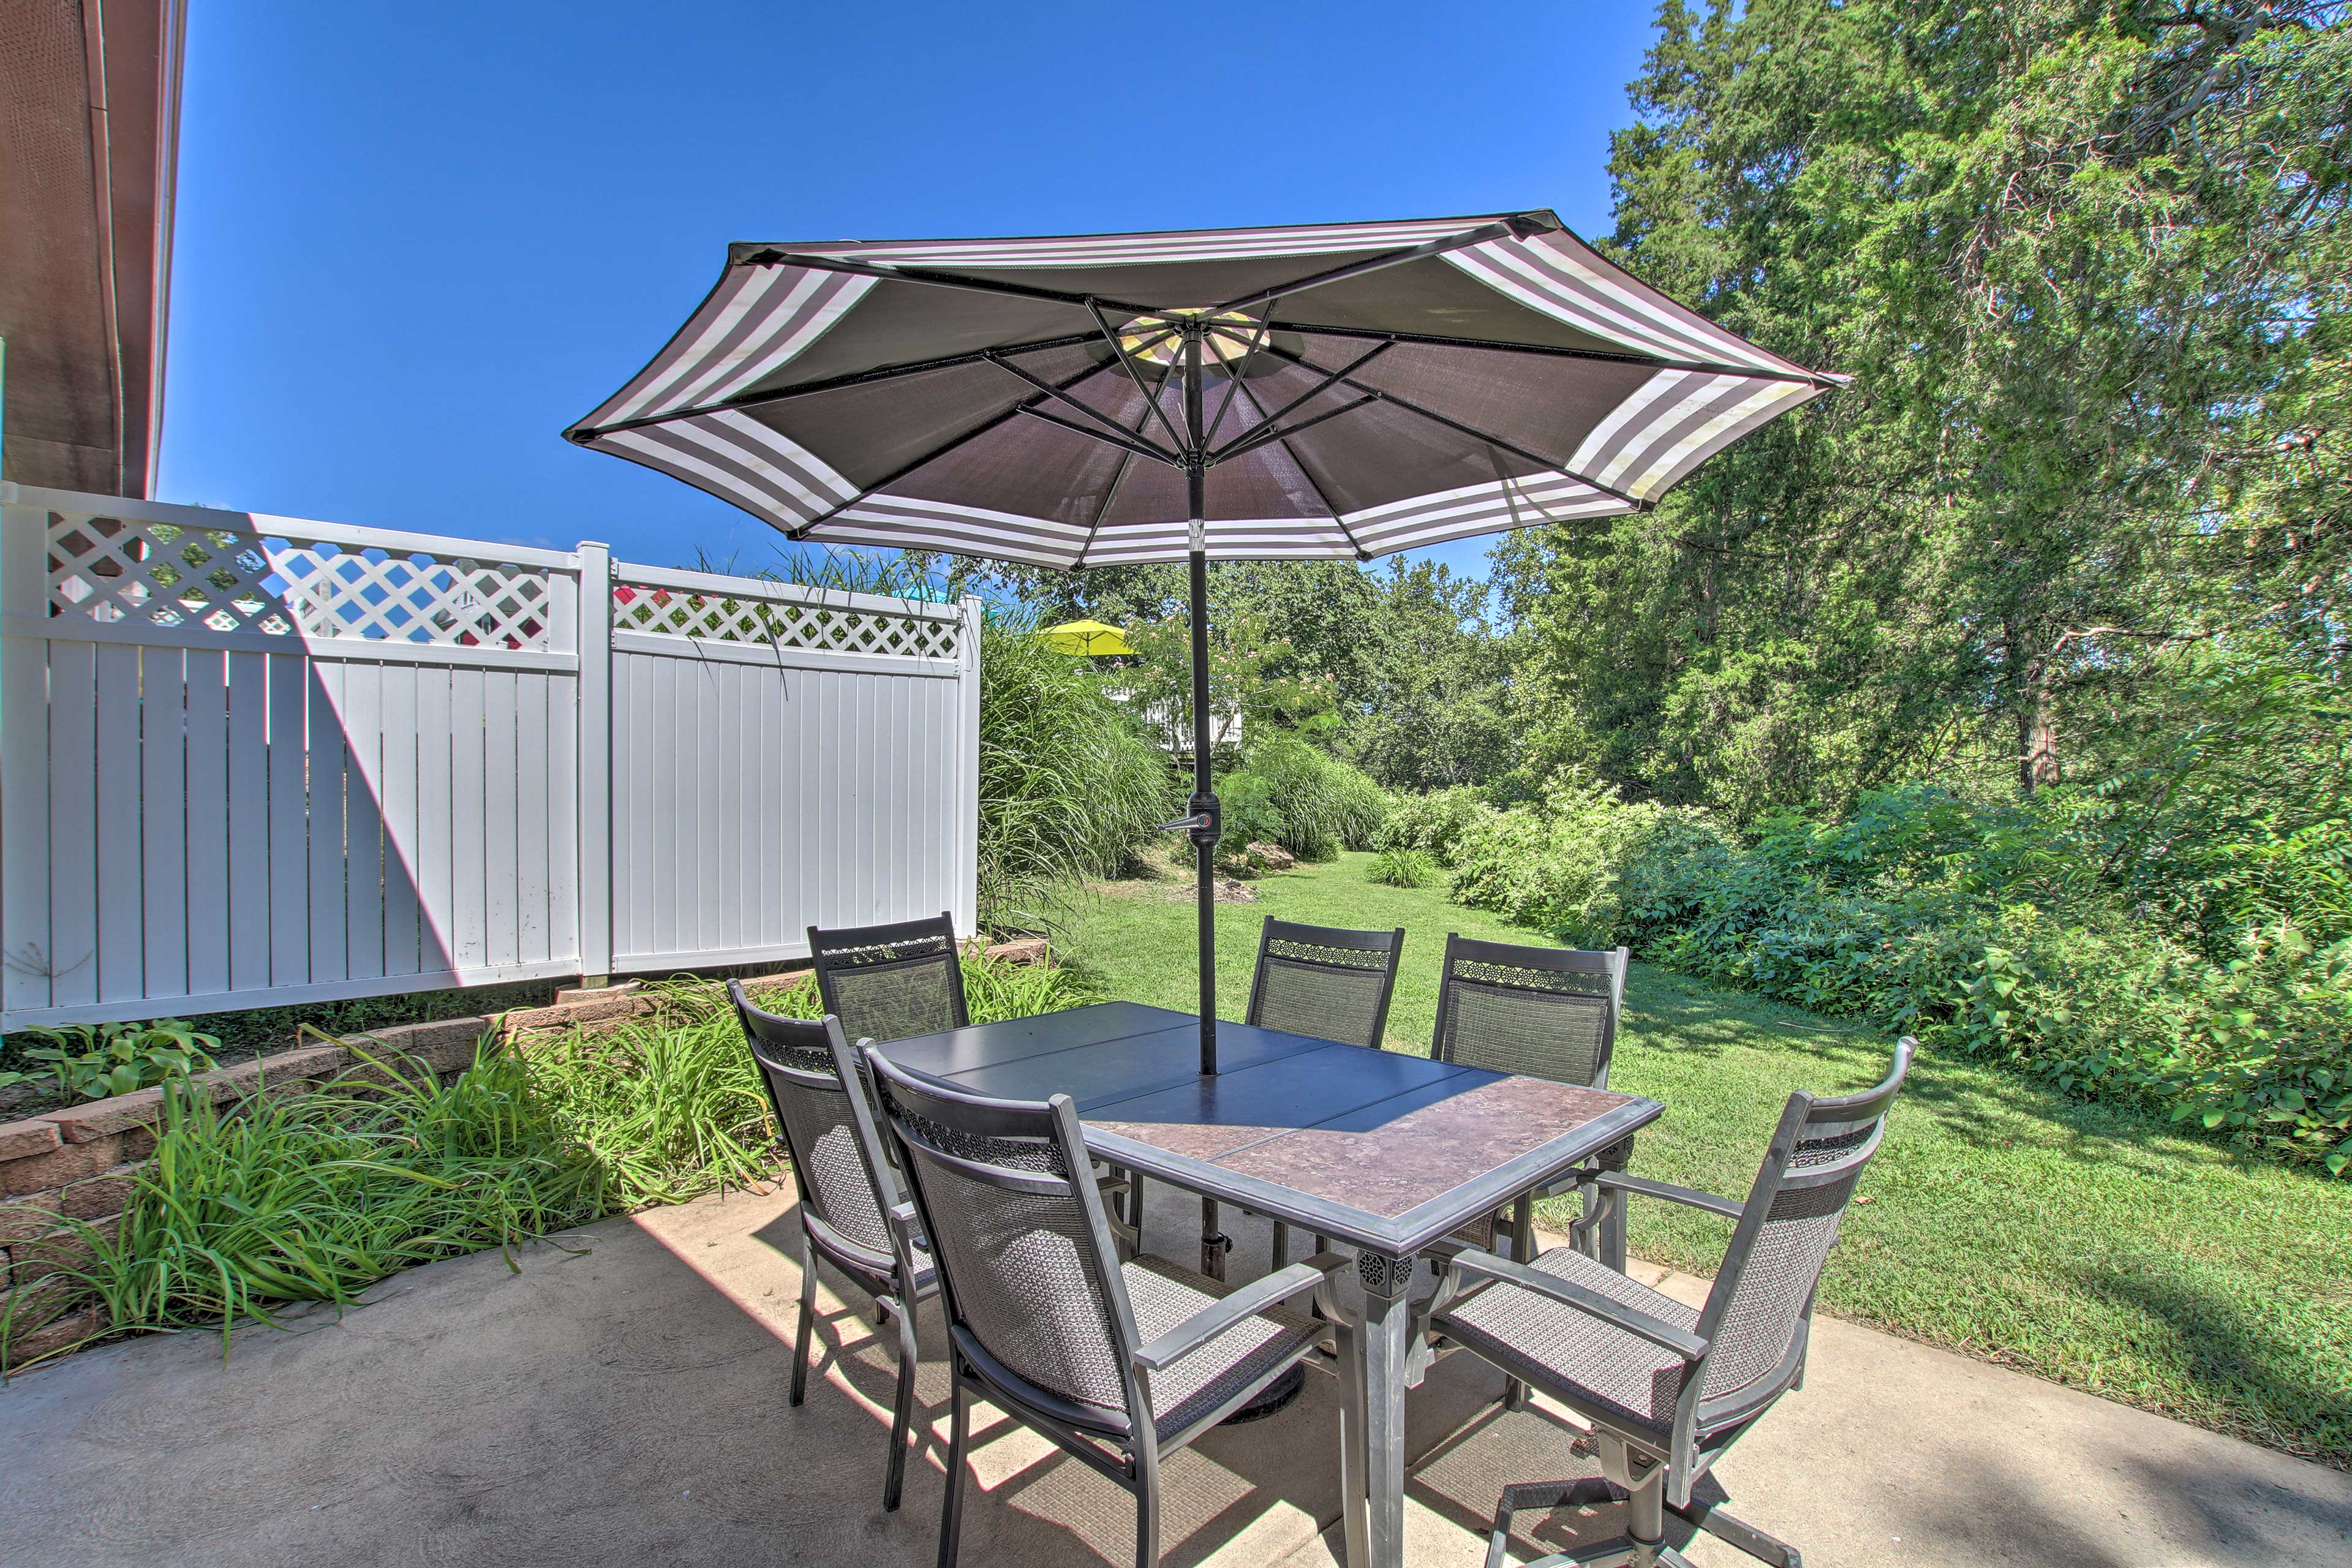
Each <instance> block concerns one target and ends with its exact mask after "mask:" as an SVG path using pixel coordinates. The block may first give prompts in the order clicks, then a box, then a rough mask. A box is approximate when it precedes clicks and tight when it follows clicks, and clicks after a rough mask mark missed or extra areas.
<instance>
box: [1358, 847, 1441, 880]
mask: <svg viewBox="0 0 2352 1568" xmlns="http://www.w3.org/2000/svg"><path fill="white" fill-rule="evenodd" d="M1365 875H1366V877H1368V878H1369V879H1370V880H1372V881H1375V882H1381V883H1385V884H1386V885H1387V886H1389V887H1391V888H1433V887H1435V886H1436V885H1437V884H1438V883H1439V882H1441V881H1443V880H1444V877H1445V873H1444V869H1443V868H1441V867H1439V865H1438V864H1437V862H1436V861H1434V860H1433V859H1431V858H1429V857H1428V856H1427V855H1425V854H1423V852H1422V851H1420V850H1418V849H1383V850H1381V852H1380V854H1379V855H1378V856H1377V857H1376V858H1374V859H1373V861H1372V868H1371V869H1370V871H1368V872H1366V873H1365Z"/></svg>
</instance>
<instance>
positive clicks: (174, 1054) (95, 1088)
mask: <svg viewBox="0 0 2352 1568" xmlns="http://www.w3.org/2000/svg"><path fill="white" fill-rule="evenodd" d="M24 1035H25V1037H33V1038H37V1039H42V1040H47V1041H49V1042H50V1043H49V1044H47V1045H40V1046H30V1045H26V1044H23V1043H22V1037H20V1038H19V1039H18V1040H12V1041H10V1042H9V1045H10V1047H11V1048H10V1055H12V1056H13V1057H15V1058H16V1059H17V1060H19V1061H25V1062H31V1063H34V1064H36V1065H35V1066H34V1067H33V1068H31V1070H29V1071H15V1072H0V1089H6V1088H8V1087H9V1086H10V1085H12V1084H19V1083H30V1084H39V1083H41V1082H42V1081H43V1080H44V1079H47V1082H48V1084H49V1086H50V1089H51V1092H53V1093H55V1094H56V1096H57V1098H58V1100H61V1101H63V1102H64V1103H66V1104H68V1105H73V1104H78V1103H79V1102H80V1101H83V1100H106V1099H109V1098H110V1097H111V1096H114V1095H118V1094H129V1093H130V1092H131V1090H133V1089H146V1088H149V1087H150V1086H152V1085H154V1084H159V1083H162V1082H163V1081H165V1080H166V1079H173V1078H184V1077H186V1076H187V1075H188V1074H189V1073H192V1072H205V1071H208V1070H210V1069H211V1068H213V1067H214V1066H215V1063H214V1061H213V1057H212V1053H213V1052H215V1051H217V1050H219V1049H220V1048H221V1043H220V1041H219V1040H218V1039H217V1038H215V1037H213V1036H211V1035H205V1034H199V1033H197V1032H196V1030H195V1029H194V1028H193V1027H191V1026H189V1025H188V1024H187V1023H186V1022H185V1021H184V1020H182V1019H179V1018H158V1019H156V1020H155V1021H154V1022H153V1023H150V1024H100V1025H99V1026H96V1027H95V1028H93V1027H91V1026H89V1025H88V1024H68V1025H63V1026H58V1027H56V1028H37V1029H26V1031H25V1032H24Z"/></svg>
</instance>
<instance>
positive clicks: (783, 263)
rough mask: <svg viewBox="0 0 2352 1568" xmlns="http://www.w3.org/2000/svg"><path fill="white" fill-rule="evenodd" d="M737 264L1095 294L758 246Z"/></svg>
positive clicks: (1060, 294)
mask: <svg viewBox="0 0 2352 1568" xmlns="http://www.w3.org/2000/svg"><path fill="white" fill-rule="evenodd" d="M735 265H737V266H739V267H804V268H809V269H810V270H811V271H814V272H848V273H853V274H855V275H856V276H857V277H860V278H879V279H884V280H886V281H888V282H893V283H922V284H928V285H929V286H930V287H932V288H934V289H965V290H967V291H969V292H971V293H974V294H1003V295H1006V296H1009V297H1010V298H1012V299H1015V300H1045V301H1046V302H1047V303H1050V304H1055V305H1081V306H1083V305H1087V304H1091V303H1092V302H1093V301H1094V300H1095V299H1096V296H1094V295H1091V294H1071V293H1067V292H1065V291H1064V290H1062V289H1039V288H1036V287H1034V286H1033V285H1031V284H1027V283H1001V282H992V281H990V280H988V279H980V278H965V277H961V276H959V275H958V274H956V273H953V272H934V271H932V270H931V269H930V268H928V267H894V266H890V265H888V264H887V263H884V262H877V261H850V260H847V259H845V258H841V257H835V256H805V255H802V254H800V253H798V252H795V251H790V250H776V249H773V248H761V249H759V250H755V251H752V252H751V253H750V254H749V255H747V256H745V257H744V258H742V259H741V260H740V261H739V262H737V263H735ZM1103 302H1104V303H1105V304H1108V305H1109V306H1111V307H1112V308H1113V309H1115V310H1125V311H1126V312H1127V313H1128V314H1129V315H1131V316H1143V315H1149V314H1150V313H1151V307H1150V306H1149V305H1130V304H1129V303H1128V302H1127V301H1126V300H1104V301H1103Z"/></svg>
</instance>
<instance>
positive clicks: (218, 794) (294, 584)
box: [0, 485, 979, 1028]
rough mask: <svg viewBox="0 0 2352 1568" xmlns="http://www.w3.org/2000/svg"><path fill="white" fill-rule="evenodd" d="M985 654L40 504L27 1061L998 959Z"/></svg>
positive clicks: (541, 557)
mask: <svg viewBox="0 0 2352 1568" xmlns="http://www.w3.org/2000/svg"><path fill="white" fill-rule="evenodd" d="M978 615H979V609H978V605H976V604H975V603H974V602H971V601H966V602H965V603H964V604H962V605H929V604H917V603H910V602H908V601H903V600H896V599H876V598H871V597H867V596H865V595H839V594H834V595H825V594H818V593H814V592H812V591H810V590H806V589H802V588H796V587H791V586H786V585H782V584H769V583H761V582H756V581H752V580H749V579H742V578H732V577H719V576H713V575H709V574H700V573H688V572H667V571H661V570H656V569H653V568H648V567H639V566H622V565H616V564H614V563H612V562H611V560H610V558H609V555H608V554H607V552H605V551H604V547H603V546H601V545H593V544H592V545H583V546H582V547H581V549H580V550H579V551H578V552H575V553H561V554H559V553H554V552H546V551H535V550H526V549H520V548H517V547H512V546H506V545H491V544H481V543H476V542H467V541H461V540H451V539H442V538H437V537H435V536H432V535H425V534H407V533H391V532H385V531H376V530H367V529H358V528H349V527H342V526H339V525H332V524H324V523H310V522H300V521H294V520H290V519H285V518H274V517H268V516H259V515H253V514H247V513H242V512H224V511H215V510H207V509H199V508H193V507H178V506H169V505H163V504H160V503H152V502H143V501H131V500H119V499H116V498H110V497H99V496H86V495H79V494H74V493H71V492H66V491H55V490H39V489H32V488H30V487H18V486H13V485H11V486H0V639H4V640H0V1026H5V1027H9V1028H15V1027H21V1026H28V1025H35V1024H40V1023H49V1022H71V1021H85V1020H87V1021H97V1020H102V1019H107V1018H124V1017H144V1016H156V1015H159V1014H165V1013H183V1014H185V1013H196V1012H206V1011H215V1010H226V1009H230V1008H235V1007H245V1006H269V1005H286V1004H289V1003H301V1002H309V1001H323V1000H329V999H333V998H338V997H344V996H354V995H365V994H382V993H390V992H399V991H415V990H425V989H435V988H439V987H444V986H451V985H471V984H488V983H492V982H499V981H508V980H520V979H530V978H537V977H544V976H554V975H571V974H579V973H592V974H594V973H613V972H622V971H648V970H664V969H672V968H688V967H701V966H710V965H717V964H723V963H751V962H761V961H767V960H772V959H783V958H792V957H797V956H801V955H803V954H804V953H805V952H806V944H805V940H804V937H803V934H802V933H803V928H804V927H805V926H807V925H808V924H810V923H818V924H828V925H846V924H861V923H866V922H868V921H879V920H895V919H901V918H907V917H908V916H912V915H919V914H928V913H936V912H938V911H939V910H943V909H944V910H950V911H952V912H953V913H954V915H955V917H956V920H957V924H958V927H959V929H960V930H962V931H970V930H971V924H972V917H973V886H972V877H973V868H974V859H975V856H976V849H977V844H976V831H977V817H978V783H977V774H978V730H977V724H978V711H979V707H978V701H979V688H978V681H979V649H978V641H977V637H976V627H977V626H978Z"/></svg>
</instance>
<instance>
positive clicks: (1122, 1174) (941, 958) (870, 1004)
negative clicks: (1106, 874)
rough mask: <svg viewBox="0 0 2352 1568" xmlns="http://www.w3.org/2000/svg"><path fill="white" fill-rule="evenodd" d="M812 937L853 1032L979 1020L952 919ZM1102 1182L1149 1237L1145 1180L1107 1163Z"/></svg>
mask: <svg viewBox="0 0 2352 1568" xmlns="http://www.w3.org/2000/svg"><path fill="white" fill-rule="evenodd" d="M808 942H809V956H810V958H811V959H813V960H814V962H815V965H816V988H817V994H819V995H821V996H823V997H824V1010H825V1011H826V1012H828V1013H833V1014H837V1015H838V1016H840V1017H841V1019H842V1026H841V1029H842V1033H844V1034H845V1035H850V1036H854V1037H858V1038H861V1039H872V1040H903V1039H907V1038H908V1037H912V1036H915V1035H928V1034H931V1033H934V1032H936V1031H938V1030H940V1029H961V1028H964V1027H966V1026H969V1025H970V1024H971V1006H970V1005H969V1004H968V1003H967V1002H966V1001H965V999H964V992H963V952H962V944H961V942H957V941H956V934H955V921H954V918H953V917H952V916H950V915H947V914H945V913H942V914H941V915H940V918H939V919H937V920H925V921H902V922H900V923H899V924H898V925H887V926H855V927H849V928H846V929H845V930H842V931H820V930H818V929H817V928H816V927H815V926H811V927H809V928H808ZM1102 1182H1103V1191H1104V1192H1106V1193H1108V1194H1111V1195H1113V1196H1115V1197H1118V1199H1119V1203H1120V1205H1121V1207H1120V1215H1119V1217H1120V1221H1121V1232H1122V1234H1125V1233H1126V1232H1130V1231H1131V1232H1133V1233H1135V1234H1136V1235H1141V1234H1142V1231H1143V1178H1142V1177H1140V1176H1138V1175H1135V1174H1134V1173H1131V1172H1128V1171H1123V1170H1120V1169H1119V1168H1118V1167H1117V1166H1115V1165H1107V1166H1105V1167H1104V1168H1103V1176H1102Z"/></svg>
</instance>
